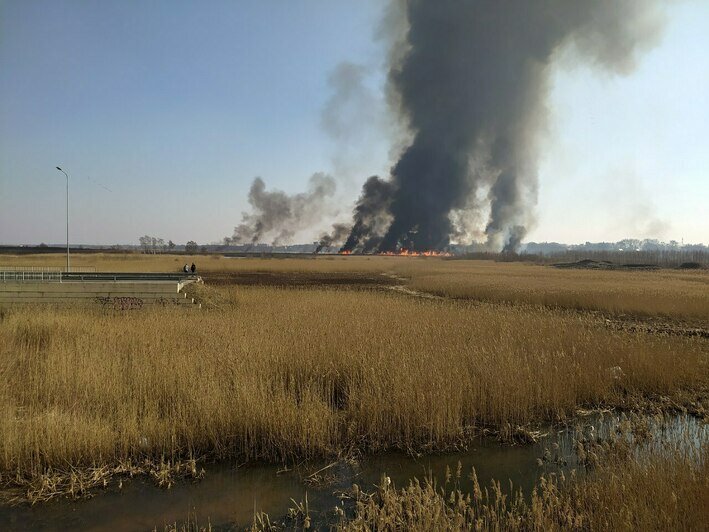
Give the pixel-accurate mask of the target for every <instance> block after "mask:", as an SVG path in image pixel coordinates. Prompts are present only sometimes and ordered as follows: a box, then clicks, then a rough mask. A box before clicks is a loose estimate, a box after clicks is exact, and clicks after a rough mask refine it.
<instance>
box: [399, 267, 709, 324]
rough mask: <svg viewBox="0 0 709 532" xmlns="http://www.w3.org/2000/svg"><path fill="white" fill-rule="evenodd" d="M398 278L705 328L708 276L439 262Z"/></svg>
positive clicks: (447, 292) (475, 295)
mask: <svg viewBox="0 0 709 532" xmlns="http://www.w3.org/2000/svg"><path fill="white" fill-rule="evenodd" d="M401 272H402V273H403V274H404V275H407V276H408V277H409V278H410V279H411V282H410V283H409V287H410V288H412V289H414V290H420V291H423V292H428V293H432V294H436V295H440V296H445V297H451V298H457V299H473V300H478V301H490V302H505V303H527V304H533V305H540V306H546V307H553V308H565V309H575V310H594V311H601V312H605V313H610V314H629V315H634V316H643V317H657V316H660V317H664V318H672V319H680V320H690V321H693V322H695V323H696V324H697V325H700V326H703V327H705V328H706V327H709V272H706V271H697V272H691V273H686V272H682V271H677V270H657V271H593V270H567V269H557V268H554V267H550V266H535V265H529V264H520V263H494V262H490V261H488V262H485V261H445V265H444V266H442V267H439V266H438V265H432V267H431V268H430V269H429V271H426V270H424V269H421V268H418V267H417V265H411V266H406V267H404V268H403V269H402V270H401Z"/></svg>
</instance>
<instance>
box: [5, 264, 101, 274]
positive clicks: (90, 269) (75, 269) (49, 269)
mask: <svg viewBox="0 0 709 532" xmlns="http://www.w3.org/2000/svg"><path fill="white" fill-rule="evenodd" d="M68 271H69V272H70V273H94V272H95V271H96V267H95V266H71V267H70V268H69V270H68ZM0 272H44V273H53V272H64V273H66V272H67V269H66V268H64V267H61V266H0Z"/></svg>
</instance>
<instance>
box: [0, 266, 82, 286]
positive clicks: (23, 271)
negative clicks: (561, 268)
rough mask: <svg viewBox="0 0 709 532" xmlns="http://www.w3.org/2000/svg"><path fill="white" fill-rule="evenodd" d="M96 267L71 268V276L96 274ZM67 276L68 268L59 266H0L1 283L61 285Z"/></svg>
mask: <svg viewBox="0 0 709 532" xmlns="http://www.w3.org/2000/svg"><path fill="white" fill-rule="evenodd" d="M94 272H96V268H95V267H94V266H82V267H70V268H69V275H71V274H75V273H94ZM66 276H67V271H66V268H60V267H57V266H0V282H3V283H7V282H15V283H17V282H20V283H24V282H35V283H36V282H40V283H42V282H48V283H51V282H54V283H57V282H59V283H61V282H62V279H63V278H65V277H66Z"/></svg>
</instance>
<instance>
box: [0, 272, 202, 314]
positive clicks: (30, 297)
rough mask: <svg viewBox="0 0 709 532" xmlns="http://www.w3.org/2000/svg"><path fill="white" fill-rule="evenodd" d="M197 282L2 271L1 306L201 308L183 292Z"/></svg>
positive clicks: (159, 276) (156, 276) (157, 276)
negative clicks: (155, 306)
mask: <svg viewBox="0 0 709 532" xmlns="http://www.w3.org/2000/svg"><path fill="white" fill-rule="evenodd" d="M195 282H202V279H201V278H200V277H199V276H196V275H188V274H174V273H126V272H90V271H72V272H64V271H61V270H59V269H55V270H52V269H42V268H34V269H23V268H11V269H2V268H0V304H12V303H91V304H100V305H103V306H109V307H113V308H118V309H132V308H141V307H143V306H144V305H150V304H159V305H185V306H191V307H195V306H196V307H197V308H199V307H201V305H199V303H195V300H194V298H192V297H189V296H188V295H187V293H185V291H184V289H185V287H186V286H188V285H190V284H192V283H195Z"/></svg>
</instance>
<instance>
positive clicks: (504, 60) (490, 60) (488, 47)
mask: <svg viewBox="0 0 709 532" xmlns="http://www.w3.org/2000/svg"><path fill="white" fill-rule="evenodd" d="M657 5H658V2H656V1H654V0H467V1H465V0H436V1H432V0H409V1H402V2H400V3H399V4H398V7H399V8H400V9H399V10H392V12H394V13H397V12H398V13H401V14H402V16H403V17H405V18H406V24H407V27H408V29H407V30H406V34H405V37H404V40H403V42H402V43H400V45H401V46H400V47H399V53H392V54H391V57H392V64H390V70H389V86H390V89H391V90H392V91H393V94H394V98H393V101H395V102H397V105H398V109H397V111H398V112H399V113H400V115H401V117H402V120H404V121H405V123H406V124H407V125H408V127H409V129H410V132H411V135H412V141H411V143H410V144H409V145H408V147H407V148H406V149H405V150H404V151H403V153H402V154H401V156H400V158H399V160H398V161H397V162H396V163H395V164H394V166H393V168H392V170H391V175H390V179H389V180H387V181H383V180H380V179H378V178H370V179H369V180H368V181H367V182H366V183H365V185H364V189H363V191H362V196H361V198H360V200H359V201H358V203H357V207H356V208H355V213H354V220H353V227H352V231H351V233H350V235H349V238H348V239H347V242H346V243H345V246H344V248H343V249H344V250H346V251H353V250H360V251H364V252H366V251H368V250H378V251H395V250H396V249H397V248H399V247H402V246H406V247H408V248H409V249H414V250H440V249H443V248H445V247H446V246H447V245H448V244H449V241H450V236H451V234H452V233H454V227H453V224H452V222H451V215H452V213H454V212H456V211H460V210H462V209H465V208H466V206H469V205H470V204H471V203H476V202H471V201H470V198H471V197H475V196H476V195H480V194H482V195H484V197H486V203H487V206H489V217H488V222H487V225H486V228H485V234H486V238H487V243H488V245H489V247H490V248H491V249H498V250H499V249H501V248H505V249H507V250H509V249H514V248H516V247H517V246H518V245H519V243H520V241H521V239H522V237H523V235H524V234H525V232H526V230H527V228H528V226H529V224H530V223H532V222H533V216H532V209H533V207H534V205H535V204H536V197H537V159H538V151H539V146H538V140H539V136H540V132H541V131H543V129H544V125H545V119H546V113H545V109H544V104H545V102H546V99H547V96H548V92H549V75H550V71H551V65H552V63H553V62H554V61H555V60H556V59H558V58H559V57H560V56H561V55H562V54H564V53H566V52H568V53H570V54H571V56H572V57H573V58H574V59H578V58H583V59H585V60H587V61H590V62H591V63H592V64H596V65H599V66H602V67H604V68H606V69H610V70H612V71H616V72H619V73H625V72H628V71H629V70H630V69H631V68H632V66H633V61H634V57H635V55H636V52H637V50H638V49H640V48H641V47H642V46H643V45H646V44H652V42H653V40H654V38H655V37H656V36H657V35H658V30H659V28H660V27H661V20H660V17H659V16H658V10H657V9H656V8H657ZM390 22H391V21H390ZM581 105H582V102H581ZM477 203H479V202H477ZM386 218H389V219H390V223H389V225H388V226H386V228H385V229H383V230H382V227H381V221H382V220H383V219H386ZM373 220H377V223H373Z"/></svg>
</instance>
